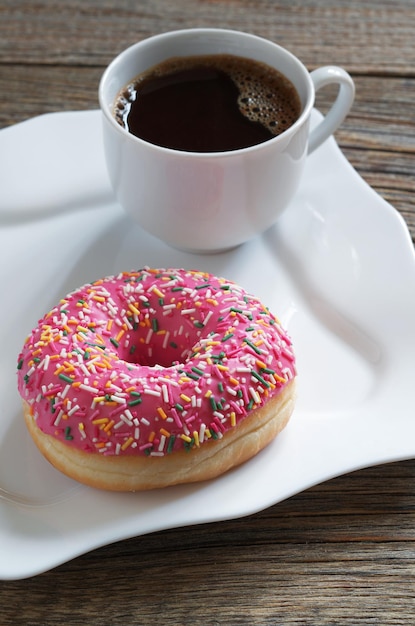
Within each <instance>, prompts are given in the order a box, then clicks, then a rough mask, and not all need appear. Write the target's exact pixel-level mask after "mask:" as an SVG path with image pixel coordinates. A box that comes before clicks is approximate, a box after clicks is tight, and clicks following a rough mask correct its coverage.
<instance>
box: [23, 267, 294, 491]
mask: <svg viewBox="0 0 415 626" xmlns="http://www.w3.org/2000/svg"><path fill="white" fill-rule="evenodd" d="M295 376H296V369H295V357H294V353H293V349H292V344H291V341H290V339H289V337H288V336H287V334H286V332H285V331H284V330H283V328H282V327H281V324H280V323H279V322H278V320H277V319H276V318H275V317H274V316H273V315H272V314H271V313H270V311H269V310H268V309H267V308H266V307H264V305H263V304H261V302H260V301H259V300H258V299H257V298H255V297H254V296H252V295H249V294H247V293H246V292H245V291H244V290H243V289H242V288H241V287H239V286H238V285H236V284H235V283H233V282H231V281H228V280H225V279H224V278H218V277H215V276H213V275H211V274H207V273H204V272H198V271H189V270H184V269H150V268H148V267H146V268H144V269H142V270H139V271H133V272H123V273H121V274H119V275H118V276H111V277H107V278H104V279H102V280H98V281H96V282H94V283H92V284H87V285H85V286H83V287H81V288H80V289H77V290H76V291H75V292H73V293H71V294H69V295H68V296H67V297H66V298H64V299H62V300H61V301H60V302H59V304H58V305H57V306H56V307H55V308H54V309H52V311H50V312H49V313H47V315H45V316H44V318H43V319H42V320H40V322H39V324H38V326H37V327H36V328H35V329H34V330H33V331H32V333H31V335H30V336H29V337H28V339H27V340H26V343H25V345H24V347H23V350H22V352H21V354H20V355H19V359H18V389H19V392H20V394H21V396H22V399H23V406H24V415H25V419H26V423H27V426H28V428H29V431H30V433H31V435H32V437H33V439H34V440H35V442H36V444H37V445H38V447H39V449H40V450H41V452H42V453H43V454H44V455H45V457H46V458H47V459H48V460H49V461H50V462H51V463H52V464H53V465H54V466H55V467H57V468H58V469H60V470H61V471H62V472H64V473H65V474H67V475H68V476H71V477H73V478H75V479H76V480H78V481H80V482H83V483H85V484H88V485H91V486H94V487H99V488H104V489H112V490H122V491H126V490H139V489H149V488H154V487H163V486H167V485H172V484H177V483H184V482H194V481H199V480H205V479H209V478H213V477H215V476H218V475H219V474H222V473H223V472H225V471H227V470H228V469H230V468H231V467H234V466H236V465H238V464H240V463H242V462H244V461H246V460H247V459H248V458H250V457H252V456H253V455H254V454H256V453H257V452H258V451H259V450H261V449H262V448H263V447H264V446H265V445H267V444H268V443H269V441H271V439H273V438H274V437H275V436H276V434H277V433H278V432H279V431H280V430H281V429H282V428H283V427H284V426H285V425H286V423H287V421H288V419H289V417H290V415H291V413H292V410H293V406H294V395H295V394H294V382H295Z"/></svg>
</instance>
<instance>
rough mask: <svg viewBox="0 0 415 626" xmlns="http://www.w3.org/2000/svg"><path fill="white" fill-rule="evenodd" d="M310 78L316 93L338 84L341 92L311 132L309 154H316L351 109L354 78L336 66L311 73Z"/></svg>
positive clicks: (325, 67)
mask: <svg viewBox="0 0 415 626" xmlns="http://www.w3.org/2000/svg"><path fill="white" fill-rule="evenodd" d="M310 77H311V80H312V81H313V83H314V89H315V91H318V90H319V89H321V88H322V87H326V86H327V85H332V84H338V85H339V92H338V94H337V98H336V100H335V101H334V103H333V105H332V107H331V109H330V110H329V111H328V113H327V114H326V115H325V117H324V119H323V120H322V121H321V122H320V124H319V125H318V126H317V127H316V128H314V129H313V130H312V131H311V133H310V137H309V142H308V154H311V153H312V152H314V150H315V149H316V148H318V147H319V146H320V145H321V144H322V143H323V141H325V140H326V139H327V138H328V137H330V135H332V134H333V133H334V132H335V131H336V130H337V128H338V127H339V126H340V124H341V123H342V122H343V120H344V118H345V117H346V115H347V114H348V112H349V111H350V109H351V106H352V104H353V100H354V93H355V87H354V82H353V80H352V78H351V77H350V76H349V74H348V73H347V72H346V71H345V70H343V69H342V68H341V67H337V66H335V65H327V66H324V67H319V68H318V69H316V70H314V71H312V72H311V73H310Z"/></svg>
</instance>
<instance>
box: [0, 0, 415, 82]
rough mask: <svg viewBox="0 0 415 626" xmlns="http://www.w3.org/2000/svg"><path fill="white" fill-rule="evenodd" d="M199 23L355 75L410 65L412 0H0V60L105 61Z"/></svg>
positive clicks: (414, 50) (414, 21)
mask: <svg viewBox="0 0 415 626" xmlns="http://www.w3.org/2000/svg"><path fill="white" fill-rule="evenodd" d="M198 26H209V27H221V28H223V27H226V28H236V29H241V30H248V31H249V32H253V33H255V34H257V35H260V36H264V37H267V38H270V39H272V40H274V41H277V42H278V43H280V44H281V45H283V46H286V47H288V48H289V49H291V50H292V51H293V52H294V53H295V54H296V55H298V56H299V57H300V58H301V59H302V60H303V61H304V63H305V64H306V65H307V66H308V67H310V69H311V68H313V67H315V66H317V65H322V64H327V63H331V64H340V65H344V66H345V67H346V68H347V69H348V70H350V71H352V72H354V73H356V74H364V73H368V72H372V73H375V74H395V75H396V74H400V75H402V74H406V75H409V76H413V68H414V66H415V47H414V45H413V40H414V37H413V35H414V29H415V7H414V3H413V1H412V0H400V1H399V3H396V2H395V1H394V0H378V1H377V2H376V3H373V2H367V1H364V0H359V1H357V2H356V1H353V2H350V1H349V0H339V1H337V2H330V3H329V2H325V1H324V0H318V1H315V0H306V1H303V2H301V3H298V2H292V0H281V1H280V2H278V4H276V3H275V2H274V0H255V2H252V1H248V2H247V1H246V0H198V1H195V0H180V1H176V2H174V3H173V2H166V1H165V0H141V1H140V2H130V1H129V0H119V1H118V2H117V9H116V10H115V11H114V5H113V2H111V1H109V0H106V1H105V2H100V3H99V5H97V3H96V2H84V1H82V0H67V1H65V2H61V3H56V2H53V1H52V0H47V1H45V0H44V1H43V2H37V3H35V4H34V3H33V2H31V1H30V0H21V1H19V2H15V0H3V1H2V5H1V12H0V60H1V61H2V62H3V63H15V64H19V63H21V64H25V65H26V64H38V63H45V64H65V65H79V64H81V65H90V66H93V65H99V66H102V65H105V64H106V63H108V62H109V60H110V59H111V58H112V56H114V55H115V54H116V53H117V52H118V51H120V50H121V49H123V48H124V47H126V46H127V45H130V44H132V43H134V42H135V41H137V40H139V39H142V38H143V37H146V36H148V35H152V34H156V33H160V32H164V31H166V30H173V29H176V28H188V27H198Z"/></svg>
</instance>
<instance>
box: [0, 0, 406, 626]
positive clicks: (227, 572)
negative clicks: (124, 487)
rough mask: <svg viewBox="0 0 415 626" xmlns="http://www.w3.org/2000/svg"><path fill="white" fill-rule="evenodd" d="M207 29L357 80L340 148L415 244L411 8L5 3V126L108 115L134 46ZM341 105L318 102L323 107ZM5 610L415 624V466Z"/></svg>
mask: <svg viewBox="0 0 415 626" xmlns="http://www.w3.org/2000/svg"><path fill="white" fill-rule="evenodd" d="M193 26H213V27H217V26H220V27H229V28H236V29H241V30H249V31H250V32H254V33H256V34H258V35H262V36H265V37H268V38H270V39H273V40H275V41H277V42H279V43H281V44H282V45H284V46H286V47H288V48H289V49H291V50H292V51H293V52H295V53H296V54H297V55H298V56H299V57H300V58H301V59H302V60H303V61H304V63H305V64H306V65H307V67H308V68H309V69H313V68H315V67H317V66H319V65H323V64H327V63H336V64H339V65H342V66H344V67H345V68H346V69H347V70H348V71H350V72H351V73H352V75H353V77H354V79H355V82H356V101H355V104H354V106H353V110H352V112H351V113H350V115H349V116H348V118H347V119H346V121H345V122H344V124H343V125H342V127H341V128H340V129H339V131H338V132H337V134H336V139H337V141H338V142H339V144H340V146H341V148H342V150H343V151H344V153H345V155H346V156H347V158H348V159H349V160H350V162H351V163H352V165H353V166H354V167H355V168H356V170H357V171H358V172H359V174H360V175H361V176H362V177H363V178H364V179H365V180H366V181H367V182H368V183H369V184H370V185H371V186H372V187H373V188H374V189H375V190H376V191H377V192H378V193H379V194H380V195H381V196H383V197H384V198H385V199H386V200H387V201H389V202H390V203H391V204H392V205H393V206H394V207H395V208H396V209H397V210H398V211H399V212H400V213H401V215H402V216H403V217H404V219H405V220H406V222H407V224H408V226H409V229H410V232H411V235H412V237H413V238H415V177H414V163H415V159H414V152H415V113H414V100H415V98H414V94H415V71H414V67H415V46H414V41H415V4H414V1H413V0H396V1H395V0H379V1H376V0H354V1H353V2H350V0H347V1H346V0H339V1H337V2H330V1H329V0H303V1H302V2H300V1H299V0H298V1H297V0H278V1H274V0H170V1H168V2H167V1H164V0H142V1H139V2H136V1H133V0H130V1H129V0H120V1H118V2H115V1H114V0H64V1H62V2H59V3H57V2H52V1H51V0H39V1H37V2H31V1H29V0H21V1H18V2H16V0H0V93H1V94H2V97H1V99H0V128H3V127H6V126H8V125H11V124H14V123H17V122H21V121H23V120H25V119H28V118H30V117H32V116H35V115H40V114H43V113H48V112H53V111H64V110H74V109H76V110H78V109H79V110H81V109H92V108H97V106H98V103H97V88H98V82H99V79H100V76H101V74H102V71H103V69H104V67H105V65H106V64H107V63H108V62H109V61H110V60H111V59H112V57H113V56H115V55H116V54H117V53H118V52H119V51H120V50H121V49H123V48H125V47H126V46H127V45H129V44H131V43H133V42H135V41H136V40H138V39H141V38H143V37H146V36H148V35H151V34H155V33H158V32H162V31H165V30H171V29H175V28H186V27H193ZM332 97H333V93H331V92H330V90H328V91H325V92H324V93H323V92H322V93H321V94H319V96H318V99H317V105H318V107H319V108H321V109H322V110H323V111H324V110H325V109H326V108H327V106H328V103H329V102H330V99H331V98H332ZM385 253H387V252H386V251H385ZM408 297H411V294H408ZM412 297H413V294H412ZM241 497H243V494H241ZM80 514H81V512H80ZM0 558H1V555H0ZM0 601H1V607H2V608H1V610H0V623H1V624H2V625H3V624H4V626H8V625H13V626H14V625H16V624H17V625H25V626H28V625H29V626H44V625H46V626H48V625H54V624H59V625H61V624H88V625H90V626H101V625H105V626H107V625H109V624H111V625H115V626H117V625H123V626H125V625H126V624H128V625H130V624H131V625H146V626H152V625H160V624H163V625H164V624H165V625H179V624H180V625H196V626H197V625H203V626H218V625H221V626H222V625H225V626H230V625H232V626H233V625H235V626H236V625H238V626H239V625H247V626H248V625H249V626H252V625H257V624H258V625H261V626H265V625H267V626H268V625H269V626H271V625H272V626H275V625H276V624H284V625H307V626H308V625H309V626H316V625H317V626H318V625H320V624H321V625H330V626H333V625H335V624H342V625H346V626H357V625H369V624H382V625H386V626H388V625H402V626H403V625H405V626H406V625H407V624H411V623H413V620H414V610H415V461H406V462H400V463H394V464H391V465H383V466H381V467H374V468H369V469H366V470H361V471H359V472H355V473H352V474H349V475H347V476H342V477H339V478H336V479H333V480H331V481H328V482H326V483H324V484H323V485H318V486H316V487H314V488H312V489H309V490H308V491H306V492H304V493H301V494H298V495H297V496H295V497H292V498H290V499H289V500H287V501H285V502H282V503H280V504H277V505H275V506H273V507H270V508H269V509H267V510H266V511H262V512H260V513H257V514H256V515H251V516H249V517H246V518H243V519H238V520H230V521H225V522H220V523H216V524H206V525H201V526H196V527H192V528H182V529H173V530H169V531H164V532H160V533H154V534H151V535H148V536H145V537H139V538H135V539H130V540H128V541H124V542H121V543H117V544H114V545H111V546H107V547H105V548H101V549H99V550H95V551H93V552H92V553H90V554H87V555H84V556H82V557H79V558H77V559H75V560H73V561H72V562H70V563H67V564H64V565H62V566H60V567H58V568H56V569H55V570H54V571H53V572H48V573H45V574H42V575H40V576H37V577H35V578H31V579H29V580H25V581H14V582H13V581H12V582H3V583H0Z"/></svg>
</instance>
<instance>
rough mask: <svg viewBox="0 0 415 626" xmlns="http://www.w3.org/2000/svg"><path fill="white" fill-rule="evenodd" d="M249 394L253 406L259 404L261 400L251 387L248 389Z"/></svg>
mask: <svg viewBox="0 0 415 626" xmlns="http://www.w3.org/2000/svg"><path fill="white" fill-rule="evenodd" d="M249 393H250V394H251V396H252V399H253V401H254V402H255V404H261V398H260V397H259V393H258V392H257V391H256V390H255V389H254V388H253V387H249Z"/></svg>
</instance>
